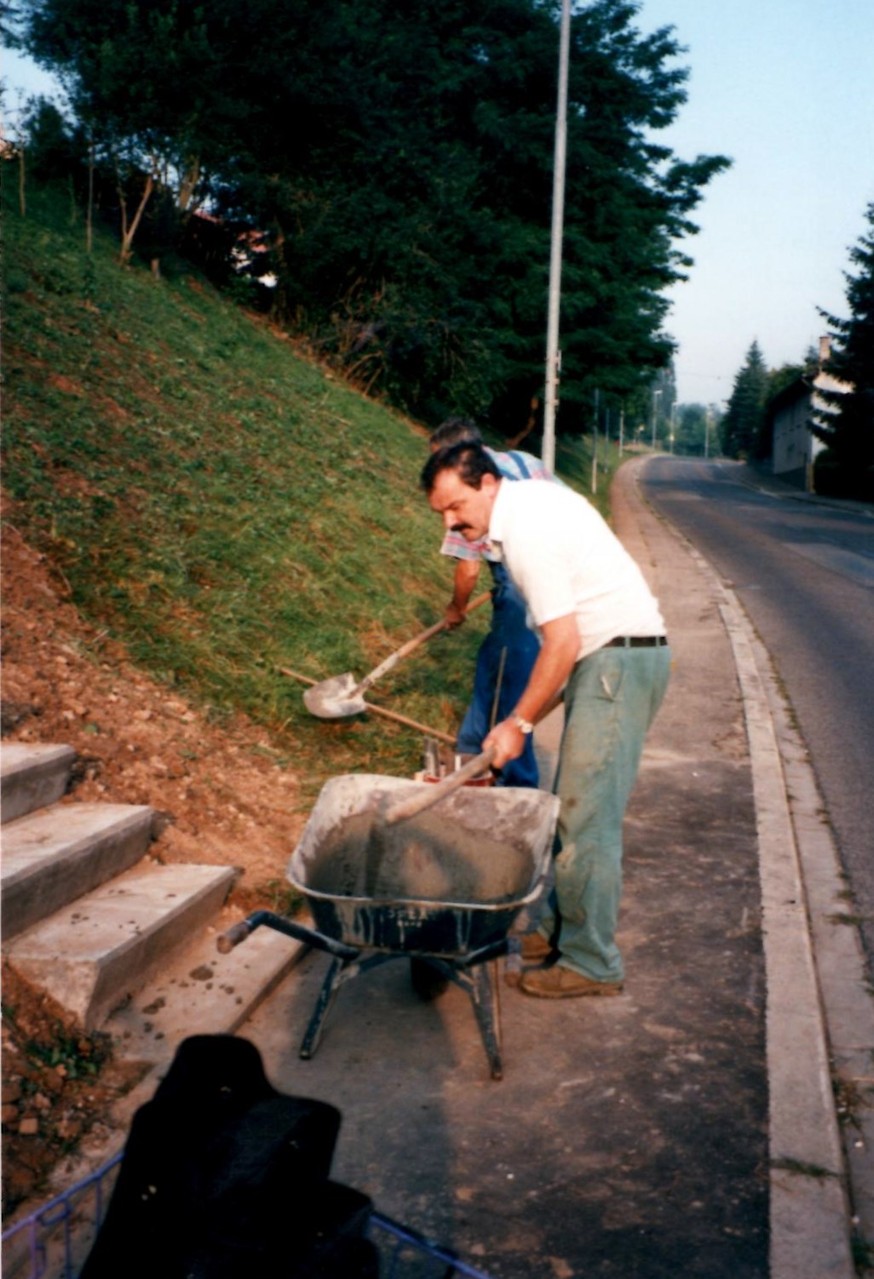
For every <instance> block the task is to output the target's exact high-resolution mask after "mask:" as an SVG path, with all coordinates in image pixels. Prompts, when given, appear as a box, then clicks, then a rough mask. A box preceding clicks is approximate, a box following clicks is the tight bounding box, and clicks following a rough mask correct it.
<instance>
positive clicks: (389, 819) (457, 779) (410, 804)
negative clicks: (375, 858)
mask: <svg viewBox="0 0 874 1279" xmlns="http://www.w3.org/2000/svg"><path fill="white" fill-rule="evenodd" d="M494 757H495V750H494V747H493V746H490V747H489V749H488V750H487V751H483V753H482V754H481V755H475V756H474V758H473V759H469V760H468V761H467V763H466V764H464V765H463V766H462V767H461V768H459V769H457V770H456V771H455V772H454V773H450V774H449V776H448V777H446V778H444V779H443V781H442V782H435V783H434V784H433V785H431V784H430V783H429V784H427V785H426V787H425V790H424V792H420V793H419V794H417V795H411V796H410V798H409V799H402V800H401V801H400V803H399V804H393V805H392V807H391V808H389V809H388V811H387V812H386V813H385V815H384V817H383V821H384V822H385V825H386V826H394V824H395V822H403V821H406V819H407V818H408V817H415V816H416V814H417V813H422V812H424V811H425V809H426V808H430V807H431V806H432V804H439V803H440V801H441V800H443V799H446V798H447V797H448V796H449V795H451V794H452V793H453V791H457V790H458V789H459V788H460V787H462V786H463V785H464V783H465V782H467V781H470V780H471V778H474V777H479V775H480V773H484V772H486V770H487V769H488V767H489V764H491V762H492V760H493V759H494Z"/></svg>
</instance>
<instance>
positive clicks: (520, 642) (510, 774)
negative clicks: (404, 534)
mask: <svg viewBox="0 0 874 1279" xmlns="http://www.w3.org/2000/svg"><path fill="white" fill-rule="evenodd" d="M462 441H465V442H467V443H469V444H482V436H481V435H480V433H479V430H478V429H477V427H476V426H475V425H474V424H473V423H472V422H469V421H468V420H467V419H466V418H461V417H451V418H447V420H446V421H445V422H442V423H441V424H440V426H438V427H436V428H435V429H434V430H433V431H432V432H431V435H430V437H429V440H428V444H429V446H430V449H431V452H432V453H435V452H437V451H438V449H441V448H446V447H448V446H450V445H452V444H458V443H461V442H462ZM486 452H487V453H488V455H489V457H491V459H492V461H493V462H494V463H495V465H496V466H497V467H498V470H499V471H500V473H501V475H502V477H503V478H505V479H509V480H522V479H537V480H540V479H544V480H549V479H552V478H553V477H552V476H551V475H550V473H549V471H547V469H546V467H545V466H544V465H543V463H542V462H541V460H540V458H537V457H534V456H533V455H532V454H531V453H523V452H521V451H519V450H518V449H514V450H512V451H511V452H508V453H503V452H502V453H498V452H495V451H494V450H493V449H486ZM440 551H441V554H443V555H448V556H451V557H452V558H453V559H454V560H455V574H454V578H453V590H452V598H451V600H450V601H449V605H448V607H447V609H446V620H447V622H448V623H449V625H450V627H455V626H459V625H461V623H462V622H463V621H464V618H465V613H466V610H467V605H468V602H469V601H470V598H471V595H472V594H473V591H474V587H475V586H476V582H477V578H478V576H479V571H480V566H481V564H482V562H483V560H485V562H486V563H487V564H488V566H489V571H490V572H491V575H492V583H493V586H492V621H491V626H490V628H489V633H488V635H486V637H485V639H484V640H483V642H482V644H481V645H480V648H479V652H478V653H477V657H476V667H475V670H474V681H473V693H472V695H471V701H470V705H469V706H468V708H467V711H466V712H465V715H464V719H463V720H462V722H461V727H460V728H459V730H458V737H457V739H456V747H455V748H456V750H457V751H458V752H459V754H461V755H478V754H479V753H480V751H481V750H482V744H483V741H484V740H485V737H486V735H487V733H488V732H489V729H490V728H491V725H492V719H493V716H494V715H495V714H497V717H498V718H499V719H504V718H505V717H506V716H507V715H508V714H509V713H510V711H511V710H512V708H513V707H514V706H515V705H516V702H517V701H518V699H519V697H520V695H521V693H522V691H523V690H524V688H525V685H526V684H527V683H528V677H529V675H530V674H531V670H532V667H533V666H534V663H535V661H536V659H537V654H538V652H539V650H540V641H539V639H538V638H537V636H536V635H535V633H534V631H532V629H531V627H530V626H529V625H528V622H527V617H526V608H525V602H524V600H523V599H522V597H521V596H520V595H519V592H518V591H517V590H516V588H515V586H514V585H513V583H512V581H511V580H510V578H509V576H508V574H507V571H506V569H505V568H504V566H503V564H501V563H500V561H498V560H496V559H495V558H494V557H493V556H492V553H491V551H490V549H489V547H488V545H487V543H485V542H483V541H480V542H470V541H468V540H467V539H466V538H464V537H461V536H460V535H459V534H457V533H453V532H451V531H450V532H448V533H447V534H446V535H445V537H444V539H443V545H442V546H441V548H440ZM496 698H497V701H496ZM537 783H538V772H537V760H536V758H535V755H534V743H533V741H532V740H531V739H530V738H529V739H528V741H527V742H526V743H525V747H524V749H523V751H522V754H521V755H520V756H519V757H518V758H517V759H513V760H510V761H509V762H508V763H507V765H506V767H505V768H504V769H503V771H502V773H501V777H500V782H499V784H500V785H502V786H531V787H534V786H537Z"/></svg>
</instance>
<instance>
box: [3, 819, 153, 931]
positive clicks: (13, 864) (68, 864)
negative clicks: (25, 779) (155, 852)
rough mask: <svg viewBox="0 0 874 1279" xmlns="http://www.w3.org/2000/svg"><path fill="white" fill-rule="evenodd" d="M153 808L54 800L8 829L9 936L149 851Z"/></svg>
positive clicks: (5, 906) (6, 903)
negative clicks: (71, 802) (54, 801)
mask: <svg viewBox="0 0 874 1279" xmlns="http://www.w3.org/2000/svg"><path fill="white" fill-rule="evenodd" d="M153 824H154V811H153V809H151V808H149V807H147V806H145V805H142V804H54V805H52V806H51V807H50V808H44V809H42V810H41V811H40V812H36V813H28V814H27V815H26V816H23V817H19V818H17V819H16V820H15V821H13V822H9V823H8V824H7V825H6V826H5V827H4V830H3V862H2V866H0V885H2V890H3V896H2V927H3V936H4V939H5V940H8V939H10V938H12V937H15V936H17V935H18V934H19V933H22V932H24V931H25V930H26V929H28V928H31V927H32V926H33V925H34V924H36V923H37V922H38V921H39V920H41V919H46V918H47V917H48V916H49V915H52V914H54V912H55V911H58V910H60V909H61V908H62V907H63V906H66V905H68V904H69V903H70V902H73V901H75V900H76V898H78V897H81V896H82V895H83V894H84V893H89V892H91V891H92V890H93V889H95V888H97V887H98V885H100V884H104V883H106V881H107V880H109V879H111V878H112V877H113V876H114V875H118V874H120V873H121V872H122V871H125V870H127V869H128V868H129V867H130V866H133V865H134V864H135V863H136V862H138V861H139V860H140V858H141V857H143V856H144V854H145V852H146V850H147V849H148V847H149V844H150V842H151V839H152V832H153Z"/></svg>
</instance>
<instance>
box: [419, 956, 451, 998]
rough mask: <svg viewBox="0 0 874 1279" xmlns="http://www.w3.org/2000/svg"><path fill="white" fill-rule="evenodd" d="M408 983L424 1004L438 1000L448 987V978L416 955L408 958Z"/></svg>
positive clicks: (428, 961) (433, 965)
mask: <svg viewBox="0 0 874 1279" xmlns="http://www.w3.org/2000/svg"><path fill="white" fill-rule="evenodd" d="M410 981H411V982H412V985H413V990H414V991H415V992H416V994H417V995H418V996H419V998H420V999H422V1000H425V1001H426V1002H430V1000H432V999H437V998H439V996H440V995H442V994H443V992H444V991H445V990H446V987H447V986H448V985H449V978H448V977H447V976H446V975H445V974H444V973H442V972H441V971H440V969H439V968H438V967H437V966H436V964H432V963H431V962H430V960H427V959H421V958H419V956H417V955H414V956H411V958H410Z"/></svg>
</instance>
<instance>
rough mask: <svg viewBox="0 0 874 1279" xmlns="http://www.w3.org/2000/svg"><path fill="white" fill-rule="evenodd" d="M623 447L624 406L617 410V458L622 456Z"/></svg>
mask: <svg viewBox="0 0 874 1279" xmlns="http://www.w3.org/2000/svg"><path fill="white" fill-rule="evenodd" d="M624 447H625V405H624V404H623V405H622V408H621V409H620V410H619V456H620V457H621V456H622V450H623V448H624Z"/></svg>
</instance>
